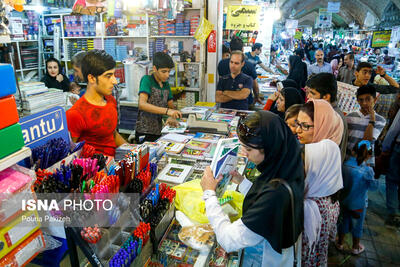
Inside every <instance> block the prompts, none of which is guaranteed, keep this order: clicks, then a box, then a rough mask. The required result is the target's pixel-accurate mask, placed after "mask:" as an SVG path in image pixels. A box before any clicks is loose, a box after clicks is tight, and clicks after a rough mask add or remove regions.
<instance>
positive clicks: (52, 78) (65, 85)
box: [42, 58, 70, 92]
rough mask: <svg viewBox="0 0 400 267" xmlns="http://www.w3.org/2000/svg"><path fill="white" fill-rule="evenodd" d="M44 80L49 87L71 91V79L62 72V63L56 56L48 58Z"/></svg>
mask: <svg viewBox="0 0 400 267" xmlns="http://www.w3.org/2000/svg"><path fill="white" fill-rule="evenodd" d="M42 82H44V84H45V85H46V87H47V88H56V89H61V90H63V91H64V92H69V89H70V88H69V79H68V77H67V76H65V75H64V74H62V73H61V64H60V62H59V61H58V60H57V59H55V58H49V59H47V60H46V74H45V75H44V77H43V78H42Z"/></svg>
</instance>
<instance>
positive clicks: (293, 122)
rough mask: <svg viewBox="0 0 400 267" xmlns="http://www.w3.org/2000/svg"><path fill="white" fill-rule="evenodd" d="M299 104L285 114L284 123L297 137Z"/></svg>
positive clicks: (291, 107)
mask: <svg viewBox="0 0 400 267" xmlns="http://www.w3.org/2000/svg"><path fill="white" fill-rule="evenodd" d="M301 106H302V105H301V104H295V105H292V106H290V107H289V108H288V109H287V110H286V112H285V122H286V124H287V126H289V128H290V130H291V131H292V133H293V134H294V135H296V137H297V133H296V129H297V115H298V114H299V112H300V108H301Z"/></svg>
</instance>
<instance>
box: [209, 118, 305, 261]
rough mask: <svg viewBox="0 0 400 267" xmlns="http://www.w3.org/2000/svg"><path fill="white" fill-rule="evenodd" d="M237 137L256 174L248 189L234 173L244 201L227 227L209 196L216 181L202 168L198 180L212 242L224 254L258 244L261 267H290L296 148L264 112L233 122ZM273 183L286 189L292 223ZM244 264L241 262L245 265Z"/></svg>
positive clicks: (298, 212) (300, 174)
mask: <svg viewBox="0 0 400 267" xmlns="http://www.w3.org/2000/svg"><path fill="white" fill-rule="evenodd" d="M237 133H238V136H239V140H240V142H241V144H242V146H243V152H244V154H246V156H247V157H248V159H249V160H251V161H253V162H254V163H255V164H256V165H257V169H258V170H259V171H260V172H261V175H260V176H259V177H258V178H257V179H256V181H255V182H254V184H252V183H251V182H250V181H249V180H247V179H244V178H243V177H242V176H240V175H238V174H237V172H236V173H235V174H234V181H236V182H237V183H239V190H240V191H241V192H242V193H243V194H244V195H245V199H244V202H243V216H242V218H241V219H239V220H237V221H235V222H233V223H231V222H230V220H229V218H228V216H226V215H224V213H223V211H222V209H221V207H220V205H219V204H218V199H217V197H216V196H215V188H216V186H217V184H218V182H219V181H220V179H221V178H219V179H215V178H214V177H213V174H212V171H211V169H210V168H209V167H207V168H206V170H205V173H204V175H203V179H202V181H201V185H202V188H203V191H204V194H203V199H204V200H205V206H206V213H207V217H208V219H209V221H210V224H211V226H212V227H213V229H214V232H215V234H216V237H217V241H218V243H219V244H220V245H221V246H222V247H223V248H224V249H225V250H226V251H227V252H230V251H235V250H238V249H241V248H246V247H252V246H255V245H262V247H263V259H262V265H261V266H293V261H294V259H295V258H296V259H298V257H299V254H296V257H295V253H294V249H293V245H294V244H295V243H297V240H298V239H299V236H300V233H301V232H302V228H303V201H302V199H303V194H304V191H303V189H304V188H303V187H304V169H303V166H302V161H301V155H300V147H299V146H298V144H297V141H296V139H295V137H294V135H293V134H292V133H291V132H290V129H289V128H288V127H287V126H286V124H285V123H284V121H283V120H282V119H280V118H279V117H278V116H277V115H275V114H273V113H271V112H268V111H258V112H256V113H253V114H250V115H248V116H247V117H246V118H245V119H243V120H241V121H240V122H239V125H238V129H237ZM274 178H281V179H284V180H285V181H286V182H287V183H289V185H290V187H291V188H292V191H293V194H294V218H293V217H292V215H291V213H292V207H291V204H290V203H291V201H290V200H291V199H290V195H289V192H288V190H287V189H286V188H285V186H283V185H282V184H279V183H275V182H270V181H271V180H272V179H274ZM293 222H294V224H295V225H294V229H295V230H294V231H293V230H292V229H293V225H292V223H293ZM297 251H299V250H297ZM250 261H251V259H246V258H245V259H244V263H245V264H249V262H250ZM297 266H300V263H299V262H297Z"/></svg>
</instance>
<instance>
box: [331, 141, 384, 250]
mask: <svg viewBox="0 0 400 267" xmlns="http://www.w3.org/2000/svg"><path fill="white" fill-rule="evenodd" d="M371 155H372V146H371V143H370V142H369V141H367V140H362V141H360V142H358V143H357V144H356V145H355V146H354V148H353V151H352V156H351V157H350V158H349V159H348V160H347V161H345V162H344V164H343V181H344V192H343V193H344V194H345V197H344V199H343V201H342V203H341V210H342V217H343V218H342V222H341V223H339V228H338V230H339V238H338V242H337V243H336V247H337V248H338V249H339V250H343V241H344V236H345V234H347V233H348V232H350V231H351V233H352V236H353V248H352V251H351V252H352V253H353V254H354V255H358V254H360V253H362V252H363V251H364V249H365V247H364V246H363V245H362V244H361V243H360V238H361V235H362V232H363V223H364V219H365V213H366V209H367V206H368V195H367V192H368V190H376V189H377V188H378V181H377V180H375V179H374V171H373V169H372V168H371V167H370V166H368V165H367V164H366V162H367V160H368V159H369V158H370V157H371Z"/></svg>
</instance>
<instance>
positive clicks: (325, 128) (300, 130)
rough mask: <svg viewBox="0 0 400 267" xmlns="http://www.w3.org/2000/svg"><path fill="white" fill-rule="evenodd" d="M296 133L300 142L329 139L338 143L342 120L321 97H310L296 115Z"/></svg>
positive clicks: (340, 138)
mask: <svg viewBox="0 0 400 267" xmlns="http://www.w3.org/2000/svg"><path fill="white" fill-rule="evenodd" d="M296 132H297V135H298V137H299V141H300V143H302V144H309V143H317V142H319V141H322V140H324V139H330V140H332V141H333V142H335V143H336V144H338V145H339V144H340V141H341V140H342V135H343V121H342V119H341V118H340V115H339V114H338V113H337V112H336V111H335V110H334V109H333V108H332V106H331V104H330V103H328V102H327V101H325V100H322V99H310V101H309V102H307V103H306V104H304V105H303V107H302V108H301V109H300V112H299V114H298V116H297V130H296Z"/></svg>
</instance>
